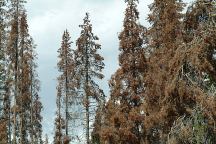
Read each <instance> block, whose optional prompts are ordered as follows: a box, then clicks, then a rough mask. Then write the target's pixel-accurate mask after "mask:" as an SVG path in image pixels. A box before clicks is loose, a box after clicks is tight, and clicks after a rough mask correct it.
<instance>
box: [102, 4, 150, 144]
mask: <svg viewBox="0 0 216 144" xmlns="http://www.w3.org/2000/svg"><path fill="white" fill-rule="evenodd" d="M126 3H127V8H126V12H125V18H124V24H123V27H124V29H123V31H122V32H121V33H120V35H119V40H120V48H119V50H120V55H119V65H120V68H119V69H118V70H117V71H116V73H115V74H114V75H113V76H112V78H111V80H110V83H109V85H110V89H111V95H110V100H109V102H108V104H107V106H106V107H107V110H106V116H105V126H104V128H103V132H102V136H103V137H104V142H108V143H128V144H129V143H130V144H132V143H137V144H138V143H142V142H143V137H144V130H143V124H142V122H143V119H144V115H143V113H142V109H141V104H142V103H143V99H144V95H143V93H144V90H145V85H144V81H143V78H144V75H145V72H146V70H147V67H146V58H145V49H144V44H145V42H146V34H147V32H146V28H145V27H143V26H142V25H140V24H139V22H138V20H139V12H138V10H137V4H138V1H137V0H128V1H126Z"/></svg>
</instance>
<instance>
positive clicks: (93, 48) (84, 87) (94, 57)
mask: <svg viewBox="0 0 216 144" xmlns="http://www.w3.org/2000/svg"><path fill="white" fill-rule="evenodd" d="M83 21H84V23H83V24H82V25H80V27H81V29H82V30H81V34H80V37H79V38H78V39H77V42H76V45H77V49H76V51H75V60H76V79H77V81H78V87H77V88H78V91H79V96H78V97H81V99H82V107H83V108H84V114H85V117H84V119H85V120H84V125H85V135H86V137H85V138H86V139H85V141H86V142H85V143H86V144H90V132H91V130H92V127H91V119H94V117H95V115H96V110H95V109H96V108H95V107H97V106H98V107H101V106H100V104H102V101H103V100H104V99H105V98H104V93H103V91H102V90H101V89H100V87H99V86H98V84H97V83H96V82H95V80H96V79H99V80H100V79H103V77H104V76H103V74H102V69H103V68H104V63H103V60H104V58H103V57H102V56H101V55H100V54H99V53H98V50H99V49H101V45H100V44H98V43H97V41H98V40H99V38H98V37H97V36H95V35H94V34H93V32H92V24H91V23H90V19H89V14H88V13H86V16H85V18H84V19H83Z"/></svg>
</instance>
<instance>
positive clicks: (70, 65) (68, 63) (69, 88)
mask: <svg viewBox="0 0 216 144" xmlns="http://www.w3.org/2000/svg"><path fill="white" fill-rule="evenodd" d="M71 43H72V42H71V41H70V35H69V32H68V31H67V30H66V31H64V34H63V36H62V44H61V48H60V49H59V50H58V53H59V56H58V58H59V61H58V64H57V65H58V70H59V72H60V73H61V74H60V76H59V77H58V80H59V82H60V83H62V84H63V85H62V106H63V107H64V110H63V112H62V116H63V117H64V119H65V132H64V134H65V139H66V137H67V139H69V137H71V133H69V131H70V130H69V127H70V126H69V124H70V123H71V114H70V113H71V112H72V111H73V110H72V109H71V104H72V99H73V98H72V97H73V96H74V89H75V88H74V86H75V82H74V71H75V63H74V56H73V51H72V49H71ZM63 113H64V114H63Z"/></svg>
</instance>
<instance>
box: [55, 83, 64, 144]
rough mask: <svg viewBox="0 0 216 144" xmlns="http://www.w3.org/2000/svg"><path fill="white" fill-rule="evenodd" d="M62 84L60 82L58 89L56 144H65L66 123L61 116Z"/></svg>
mask: <svg viewBox="0 0 216 144" xmlns="http://www.w3.org/2000/svg"><path fill="white" fill-rule="evenodd" d="M61 97H62V83H60V82H59V85H58V87H57V99H56V104H57V112H56V119H55V135H54V144H63V136H64V134H63V130H64V128H65V121H64V119H63V118H62V116H61V107H62V106H61V103H62V102H61V101H62V98H61Z"/></svg>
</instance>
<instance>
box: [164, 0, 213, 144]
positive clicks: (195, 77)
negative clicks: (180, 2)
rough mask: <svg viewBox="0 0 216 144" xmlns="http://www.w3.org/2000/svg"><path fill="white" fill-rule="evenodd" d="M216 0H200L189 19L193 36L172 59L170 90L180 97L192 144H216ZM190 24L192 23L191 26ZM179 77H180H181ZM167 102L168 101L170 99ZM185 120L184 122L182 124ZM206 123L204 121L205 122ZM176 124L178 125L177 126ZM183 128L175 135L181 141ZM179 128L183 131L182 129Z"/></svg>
mask: <svg viewBox="0 0 216 144" xmlns="http://www.w3.org/2000/svg"><path fill="white" fill-rule="evenodd" d="M214 3H215V1H202V0H197V1H196V2H195V3H194V4H193V5H194V6H193V8H192V10H191V13H190V14H189V15H188V17H187V18H186V19H188V20H189V19H191V20H194V21H191V23H187V27H188V28H189V29H186V32H191V35H189V37H185V39H184V40H185V41H186V42H187V43H184V44H183V45H182V46H180V47H179V48H178V49H177V51H176V54H175V56H174V58H173V59H171V60H170V66H171V67H170V72H169V75H170V76H171V77H170V79H171V80H170V84H169V85H168V87H169V89H167V93H168V94H169V95H174V94H175V97H179V101H181V103H180V104H178V107H182V108H184V109H182V111H181V113H178V114H179V115H183V114H184V115H183V116H182V117H183V118H182V119H183V122H182V123H184V125H187V126H188V135H189V136H188V135H187V136H188V137H187V138H185V141H186V142H189V143H205V142H208V143H215V132H214V130H213V129H214V128H213V127H214V126H213V123H215V121H216V119H215V105H216V104H215V103H216V100H215V87H216V85H215V72H216V65H215V64H216V60H215V56H214V55H215V48H216V47H215V34H216V32H215V26H216V24H215V21H216V17H215V15H214V14H215V13H216V7H215V4H214ZM188 22H189V21H188ZM189 24H190V25H189ZM177 77H178V78H177ZM164 102H167V101H166V100H165V101H164ZM182 123H181V124H182ZM201 123H202V124H201ZM173 127H175V125H174V126H173ZM183 130H184V129H181V130H180V132H179V134H177V136H176V137H175V140H176V141H177V142H178V141H179V138H178V137H181V135H180V134H181V133H182V131H183ZM178 131H179V130H178Z"/></svg>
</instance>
